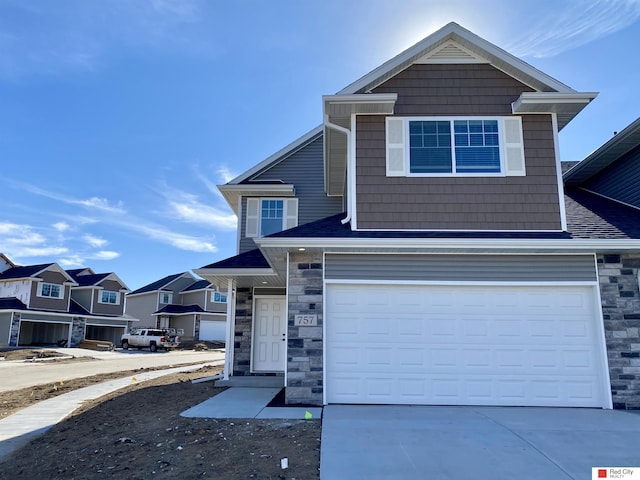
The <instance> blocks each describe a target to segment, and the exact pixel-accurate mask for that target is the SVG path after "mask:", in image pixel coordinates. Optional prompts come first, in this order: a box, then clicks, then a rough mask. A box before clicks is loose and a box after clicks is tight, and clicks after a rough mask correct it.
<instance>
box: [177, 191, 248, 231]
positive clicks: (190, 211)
mask: <svg viewBox="0 0 640 480" xmlns="http://www.w3.org/2000/svg"><path fill="white" fill-rule="evenodd" d="M171 193H172V195H171V196H170V197H167V198H166V200H167V204H168V206H169V210H170V214H171V215H173V216H174V217H175V218H176V219H178V220H180V221H183V222H187V223H193V224H197V225H203V226H206V227H211V228H219V229H224V230H235V229H236V227H237V225H238V222H237V219H236V216H235V215H233V214H229V213H226V212H223V211H221V210H219V209H217V208H215V207H212V206H210V205H206V204H204V203H202V202H200V201H199V199H198V197H197V196H196V195H193V194H190V193H186V192H181V191H179V190H173V191H172V192H171Z"/></svg>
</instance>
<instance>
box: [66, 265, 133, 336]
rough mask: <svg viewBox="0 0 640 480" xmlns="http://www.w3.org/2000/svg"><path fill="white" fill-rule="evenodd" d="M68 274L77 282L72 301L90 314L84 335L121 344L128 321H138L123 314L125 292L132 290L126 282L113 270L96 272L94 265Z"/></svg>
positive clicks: (72, 293)
mask: <svg viewBox="0 0 640 480" xmlns="http://www.w3.org/2000/svg"><path fill="white" fill-rule="evenodd" d="M67 273H68V274H69V276H71V278H73V280H74V281H75V282H76V285H75V286H74V287H73V288H72V289H71V300H72V301H74V302H75V303H76V304H77V305H79V306H80V307H82V308H83V309H84V310H86V311H87V312H88V313H89V314H90V316H88V317H87V320H86V328H85V338H86V339H89V340H106V341H109V342H112V343H113V344H114V345H119V344H120V338H121V337H122V335H123V334H124V333H125V332H126V329H127V325H128V323H127V322H137V319H135V318H125V317H124V315H125V313H124V312H125V305H126V294H127V293H128V292H129V291H130V290H129V289H128V288H127V286H126V284H125V283H124V282H123V281H122V280H121V279H120V278H119V277H118V276H117V275H116V274H115V273H113V272H110V273H94V271H93V270H92V269H91V268H82V269H77V270H67Z"/></svg>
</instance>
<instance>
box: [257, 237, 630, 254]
mask: <svg viewBox="0 0 640 480" xmlns="http://www.w3.org/2000/svg"><path fill="white" fill-rule="evenodd" d="M260 247H261V248H286V249H297V248H309V249H311V248H314V249H322V250H325V249H332V248H349V249H353V248H363V249H371V250H374V251H375V250H380V251H384V250H410V249H428V250H443V251H447V250H483V251H487V250H490V251H509V250H523V249H524V250H527V249H530V250H536V249H537V250H539V249H544V250H560V251H577V250H580V251H589V252H592V251H594V250H609V251H612V250H620V251H627V250H640V239H637V240H636V239H619V240H615V239H611V240H610V239H572V240H565V239H513V238H511V239H503V238H482V239H478V238H474V239H471V238H391V239H380V238H359V239H344V238H277V237H272V238H266V237H265V238H264V239H262V241H260Z"/></svg>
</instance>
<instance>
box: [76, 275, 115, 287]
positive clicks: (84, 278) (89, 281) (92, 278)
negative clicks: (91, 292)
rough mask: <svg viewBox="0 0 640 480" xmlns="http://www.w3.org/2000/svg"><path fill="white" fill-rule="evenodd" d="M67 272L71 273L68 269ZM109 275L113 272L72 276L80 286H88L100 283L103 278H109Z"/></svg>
mask: <svg viewBox="0 0 640 480" xmlns="http://www.w3.org/2000/svg"><path fill="white" fill-rule="evenodd" d="M67 273H69V272H68V271H67ZM109 275H111V274H110V273H96V274H94V275H75V276H74V275H71V276H72V277H73V279H74V280H75V281H76V283H77V284H78V286H80V287H86V286H88V285H95V284H97V283H100V282H101V281H102V280H104V279H105V278H107V277H108V276H109Z"/></svg>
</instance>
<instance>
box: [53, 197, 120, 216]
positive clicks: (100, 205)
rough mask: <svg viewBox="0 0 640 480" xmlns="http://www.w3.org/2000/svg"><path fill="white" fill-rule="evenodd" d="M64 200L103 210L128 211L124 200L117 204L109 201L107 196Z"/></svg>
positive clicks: (110, 211) (112, 211)
mask: <svg viewBox="0 0 640 480" xmlns="http://www.w3.org/2000/svg"><path fill="white" fill-rule="evenodd" d="M63 201H66V202H67V203H72V204H77V205H83V206H85V207H87V208H93V209H96V210H101V211H103V212H109V213H126V211H125V209H124V204H123V203H122V202H117V203H116V204H115V205H112V204H110V203H109V200H107V199H106V198H99V197H91V198H88V199H86V200H74V199H69V200H63Z"/></svg>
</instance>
